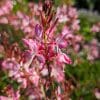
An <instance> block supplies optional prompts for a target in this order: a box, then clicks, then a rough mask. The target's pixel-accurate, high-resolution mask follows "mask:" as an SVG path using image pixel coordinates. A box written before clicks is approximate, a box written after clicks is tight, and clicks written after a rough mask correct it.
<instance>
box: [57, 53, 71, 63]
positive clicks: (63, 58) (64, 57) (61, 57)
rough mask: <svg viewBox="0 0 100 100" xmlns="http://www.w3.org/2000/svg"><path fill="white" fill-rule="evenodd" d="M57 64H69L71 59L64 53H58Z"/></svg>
mask: <svg viewBox="0 0 100 100" xmlns="http://www.w3.org/2000/svg"><path fill="white" fill-rule="evenodd" d="M57 61H58V63H66V64H71V63H72V61H71V59H70V58H69V57H68V56H67V55H66V54H65V53H59V54H58V56H57Z"/></svg>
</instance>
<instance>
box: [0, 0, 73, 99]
mask: <svg viewBox="0 0 100 100" xmlns="http://www.w3.org/2000/svg"><path fill="white" fill-rule="evenodd" d="M33 5H34V4H33ZM33 5H32V4H29V7H31V10H34V14H35V15H34V14H32V15H34V16H40V19H38V20H37V21H36V20H35V18H33V17H31V16H28V15H25V14H23V13H21V12H20V11H18V12H17V13H16V15H15V14H12V13H11V14H8V15H7V16H1V17H0V23H3V24H10V25H12V26H14V28H15V29H17V30H18V29H21V30H23V32H25V33H27V34H25V37H24V38H23V39H22V42H23V44H24V47H25V50H24V51H21V50H20V48H19V46H18V44H16V43H15V44H13V45H12V46H10V48H9V50H7V51H6V52H5V53H8V55H6V54H5V55H6V58H5V60H4V61H3V62H2V69H3V70H4V72H5V73H7V75H8V77H9V78H11V79H12V80H14V81H16V82H17V83H18V84H20V85H19V88H18V91H19V92H21V90H24V91H25V94H24V95H25V96H28V99H30V100H33V99H40V100H41V99H43V98H46V99H48V98H50V99H53V98H56V99H63V98H68V94H66V92H67V91H68V87H70V86H68V87H67V86H66V85H68V84H69V83H68V82H67V81H66V80H65V75H64V69H65V67H66V64H71V63H72V61H71V59H70V58H69V57H68V55H67V54H66V53H67V50H66V48H67V47H68V45H69V41H68V38H69V37H70V35H69V33H68V32H67V31H62V33H61V34H59V33H57V32H56V30H57V25H58V22H59V16H57V17H54V12H53V11H52V10H53V8H52V2H51V1H49V2H48V1H45V3H44V4H42V6H41V7H42V8H39V9H38V10H36V9H33V8H32V6H33ZM35 7H36V6H35ZM35 7H34V8H35ZM35 12H37V13H35ZM5 19H6V20H7V21H2V20H5ZM39 20H40V21H39ZM65 28H66V27H65ZM66 29H67V28H66ZM4 49H5V48H4ZM55 84H57V86H56V87H54V85H55ZM51 88H52V89H51ZM62 90H63V91H64V92H62ZM48 91H50V93H49V94H48ZM19 92H18V93H19ZM9 93H10V92H9ZM13 93H14V91H13ZM7 96H8V98H7V97H3V96H1V100H3V98H7V99H9V98H12V99H13V98H15V97H16V96H17V95H16V96H15V95H14V96H13V94H12V95H11V96H9V95H8V94H7ZM17 97H18V98H16V100H19V94H18V96H17ZM14 100H15V99H14Z"/></svg>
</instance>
